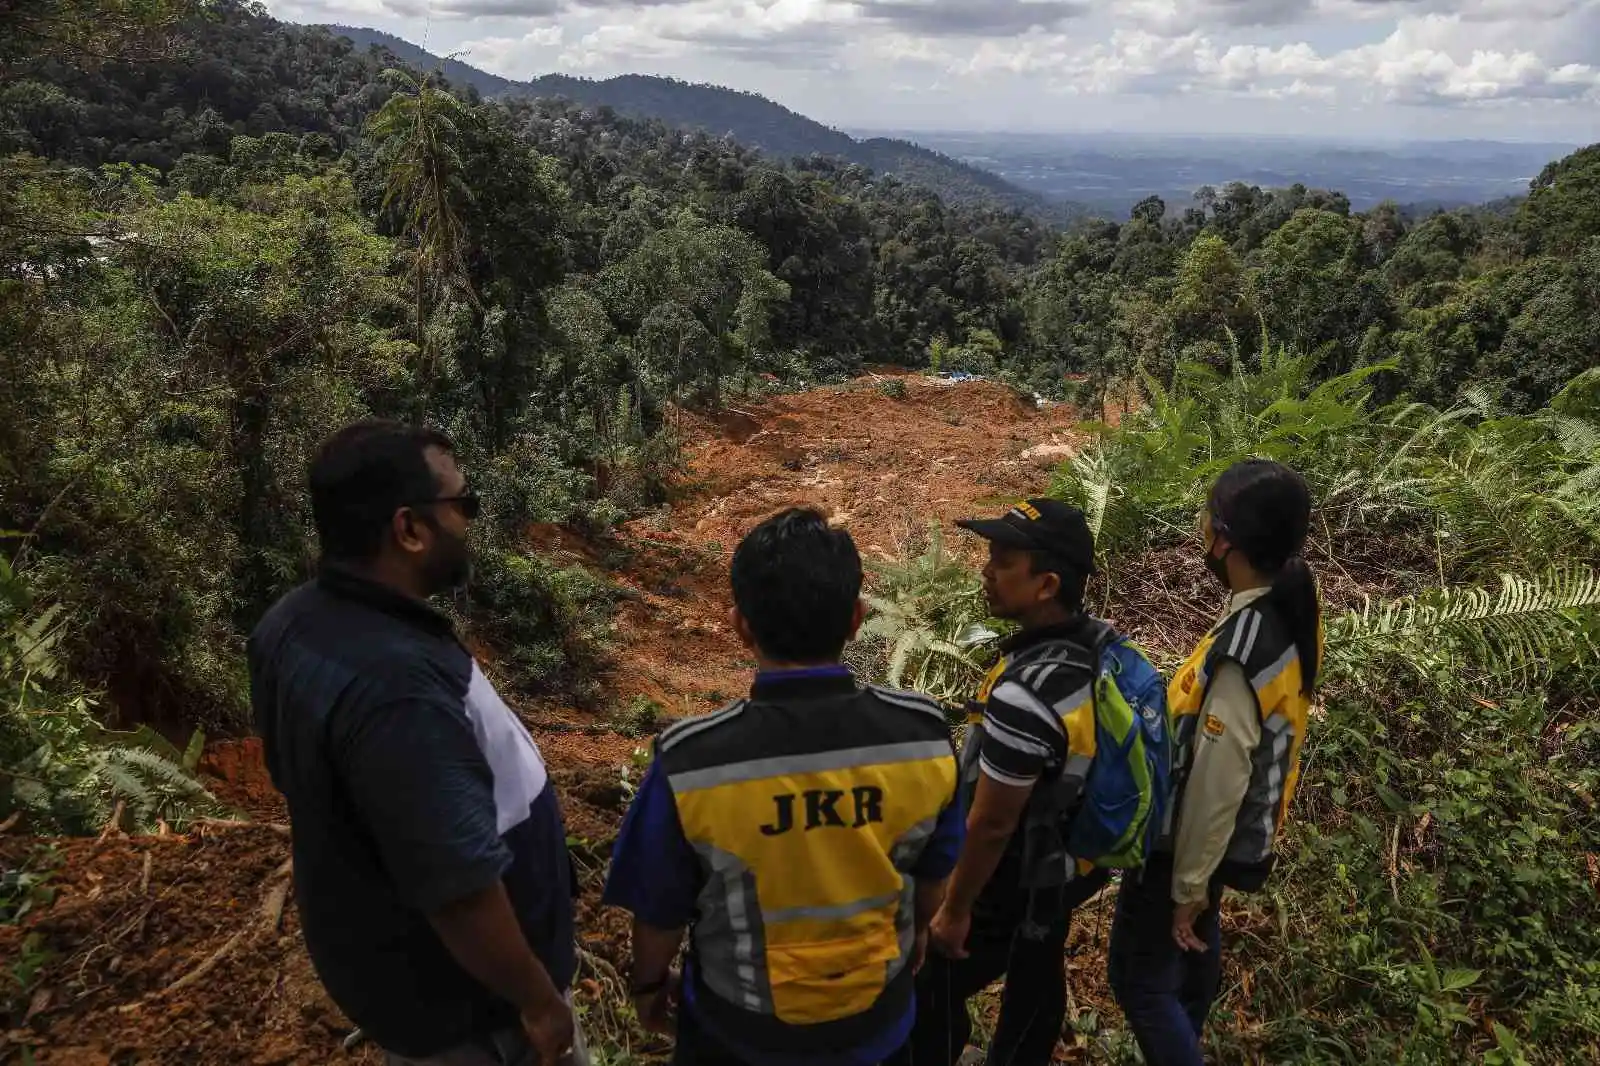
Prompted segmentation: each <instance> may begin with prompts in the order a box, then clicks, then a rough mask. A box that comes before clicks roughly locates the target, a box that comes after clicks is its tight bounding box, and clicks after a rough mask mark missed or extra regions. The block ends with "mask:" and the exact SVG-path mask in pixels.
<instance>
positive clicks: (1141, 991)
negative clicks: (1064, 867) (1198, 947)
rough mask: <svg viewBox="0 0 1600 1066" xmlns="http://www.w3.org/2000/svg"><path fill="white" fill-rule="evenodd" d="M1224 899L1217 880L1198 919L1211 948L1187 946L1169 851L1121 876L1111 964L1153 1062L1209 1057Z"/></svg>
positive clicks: (1120, 999)
mask: <svg viewBox="0 0 1600 1066" xmlns="http://www.w3.org/2000/svg"><path fill="white" fill-rule="evenodd" d="M1221 900H1222V886H1221V885H1220V884H1218V883H1217V882H1215V881H1213V882H1212V883H1211V892H1210V902H1211V905H1210V906H1209V907H1207V908H1206V909H1205V910H1204V911H1202V912H1201V913H1200V916H1199V917H1198V918H1196V919H1195V922H1194V931H1195V935H1196V936H1198V937H1199V938H1200V939H1201V940H1203V941H1205V943H1206V945H1207V947H1206V950H1205V951H1204V952H1194V951H1184V950H1183V949H1182V948H1180V947H1178V945H1177V943H1176V942H1175V941H1174V940H1173V939H1172V912H1173V909H1174V907H1173V903H1172V857H1171V856H1170V855H1155V856H1152V857H1151V859H1150V862H1149V864H1148V865H1146V866H1145V868H1144V870H1143V871H1142V872H1136V873H1133V874H1131V875H1125V876H1124V878H1123V881H1122V889H1121V891H1120V892H1118V893H1117V916H1116V919H1115V920H1114V921H1113V923H1112V926H1111V952H1110V959H1109V962H1108V965H1107V970H1108V976H1109V978H1110V981H1111V991H1112V993H1113V994H1114V995H1115V996H1116V997H1117V1003H1118V1004H1119V1005H1120V1006H1121V1007H1122V1013H1123V1014H1124V1015H1126V1016H1127V1019H1128V1028H1129V1029H1131V1030H1133V1035H1134V1038H1135V1039H1136V1040H1138V1042H1139V1049H1140V1050H1141V1051H1143V1052H1144V1059H1145V1062H1146V1063H1147V1064H1148V1066H1203V1063H1204V1062H1205V1059H1204V1058H1203V1057H1202V1056H1201V1053H1200V1031H1201V1029H1202V1028H1203V1027H1204V1026H1205V1022H1206V1015H1208V1014H1210V1013H1211V1004H1212V1003H1213V1002H1214V1001H1215V1000H1216V998H1217V991H1218V989H1219V988H1220V987H1221V985H1222V936H1221V929H1220V927H1219V924H1218V920H1217V919H1218V904H1219V903H1220V902H1221Z"/></svg>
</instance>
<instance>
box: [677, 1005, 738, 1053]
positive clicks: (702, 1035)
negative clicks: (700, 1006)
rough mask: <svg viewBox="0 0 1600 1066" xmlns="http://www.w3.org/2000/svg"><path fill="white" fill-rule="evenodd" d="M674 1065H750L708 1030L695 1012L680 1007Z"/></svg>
mask: <svg viewBox="0 0 1600 1066" xmlns="http://www.w3.org/2000/svg"><path fill="white" fill-rule="evenodd" d="M672 1066H748V1064H747V1063H746V1062H745V1060H743V1059H741V1058H740V1057H739V1056H738V1055H736V1054H734V1053H733V1051H732V1050H731V1049H730V1048H729V1047H728V1046H727V1045H726V1044H724V1043H722V1041H720V1040H718V1039H717V1038H716V1037H715V1036H712V1035H711V1034H710V1033H708V1032H706V1030H705V1028H704V1027H703V1026H702V1025H701V1024H700V1023H699V1022H698V1021H696V1020H695V1016H694V1012H692V1011H689V1010H685V1009H683V1007H682V1006H681V1005H680V1006H679V1008H678V1042H677V1044H676V1045H675V1046H674V1047H673V1049H672Z"/></svg>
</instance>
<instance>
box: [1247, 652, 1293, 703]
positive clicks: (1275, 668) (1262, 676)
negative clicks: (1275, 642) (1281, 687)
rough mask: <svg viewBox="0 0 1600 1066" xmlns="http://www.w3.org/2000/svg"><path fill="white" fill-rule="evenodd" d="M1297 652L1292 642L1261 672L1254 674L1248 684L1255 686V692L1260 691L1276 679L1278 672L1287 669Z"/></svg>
mask: <svg viewBox="0 0 1600 1066" xmlns="http://www.w3.org/2000/svg"><path fill="white" fill-rule="evenodd" d="M1299 654H1300V652H1299V649H1297V648H1296V647H1295V646H1294V645H1293V644H1291V645H1289V646H1288V647H1287V648H1285V649H1284V650H1283V654H1282V655H1280V656H1278V657H1277V659H1275V660H1274V661H1273V662H1272V663H1271V664H1270V665H1268V666H1266V667H1263V668H1262V670H1261V672H1260V673H1258V674H1256V676H1255V677H1252V678H1251V679H1250V684H1251V685H1252V686H1254V687H1255V690H1256V691H1257V692H1260V691H1261V690H1262V689H1264V688H1266V687H1267V686H1268V685H1270V684H1272V682H1273V681H1275V680H1277V678H1278V675H1279V674H1281V673H1283V672H1284V671H1285V670H1287V669H1289V664H1290V663H1291V662H1293V661H1294V660H1295V658H1296V657H1297V656H1298V655H1299Z"/></svg>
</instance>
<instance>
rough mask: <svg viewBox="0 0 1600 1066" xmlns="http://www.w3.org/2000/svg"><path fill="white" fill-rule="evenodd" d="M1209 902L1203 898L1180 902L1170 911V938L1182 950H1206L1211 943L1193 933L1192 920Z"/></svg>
mask: <svg viewBox="0 0 1600 1066" xmlns="http://www.w3.org/2000/svg"><path fill="white" fill-rule="evenodd" d="M1207 906H1209V904H1208V903H1207V902H1206V901H1205V900H1200V901H1199V902H1197V903H1180V904H1178V906H1177V908H1176V909H1174V910H1173V912H1172V939H1173V940H1174V941H1175V942H1176V943H1177V945H1178V947H1180V948H1182V949H1183V950H1184V951H1207V950H1209V949H1210V947H1211V945H1209V944H1207V943H1206V942H1205V941H1204V940H1201V939H1200V938H1199V937H1197V936H1195V934H1194V920H1195V919H1196V918H1198V917H1200V914H1201V912H1202V911H1204V910H1205V909H1206V907H1207Z"/></svg>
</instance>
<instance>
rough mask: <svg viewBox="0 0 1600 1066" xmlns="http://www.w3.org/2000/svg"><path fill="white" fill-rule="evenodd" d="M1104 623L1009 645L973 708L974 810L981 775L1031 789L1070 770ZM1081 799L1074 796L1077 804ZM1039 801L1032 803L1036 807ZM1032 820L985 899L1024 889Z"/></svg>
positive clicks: (965, 756)
mask: <svg viewBox="0 0 1600 1066" xmlns="http://www.w3.org/2000/svg"><path fill="white" fill-rule="evenodd" d="M1100 632H1101V630H1100V624H1099V623H1097V622H1095V621H1094V620H1093V619H1091V618H1089V617H1088V616H1086V615H1084V616H1079V617H1078V618H1075V619H1073V620H1072V621H1070V622H1066V623H1064V624H1062V625H1058V626H1049V627H1044V628H1040V629H1032V630H1025V631H1023V632H1021V633H1018V634H1016V635H1015V636H1013V637H1011V638H1010V639H1009V640H1007V641H1006V642H1005V643H1004V644H1002V645H1001V655H1002V658H1001V660H1000V662H999V663H997V664H996V666H995V668H994V670H992V671H991V672H990V674H989V678H988V679H987V680H986V681H985V682H984V686H983V688H982V689H981V690H980V691H979V693H978V697H977V699H976V700H975V701H974V703H973V705H972V706H971V707H970V708H969V710H970V715H969V718H970V719H971V721H972V724H973V726H974V728H973V729H972V730H971V731H970V732H969V734H968V738H967V747H966V749H965V750H964V751H963V752H962V759H961V765H962V786H963V798H964V799H965V800H966V802H967V804H968V806H969V807H970V805H971V800H972V792H973V791H974V790H975V789H976V788H977V784H978V775H979V774H980V773H981V774H983V775H984V776H986V777H989V778H990V779H992V780H994V781H997V782H999V783H1000V784H1002V785H1010V786H1014V787H1030V786H1032V785H1034V784H1036V783H1037V782H1039V781H1040V780H1042V779H1049V780H1054V778H1055V776H1056V775H1057V774H1058V773H1059V772H1060V771H1061V769H1062V767H1063V766H1064V765H1065V764H1066V762H1067V759H1068V756H1069V754H1070V752H1069V751H1068V742H1067V732H1066V729H1065V727H1064V726H1063V724H1062V717H1063V715H1065V714H1067V713H1069V712H1070V711H1072V710H1074V709H1075V708H1077V707H1079V706H1081V705H1083V704H1084V703H1086V702H1088V701H1089V700H1090V699H1091V695H1092V689H1091V686H1092V684H1093V681H1094V673H1093V669H1092V666H1091V663H1090V657H1091V652H1090V650H1089V649H1090V648H1092V647H1093V646H1094V642H1095V640H1096V637H1097V636H1098V635H1099V633H1100ZM1074 800H1075V797H1067V799H1066V802H1068V803H1070V802H1073V801H1074ZM1031 802H1033V800H1032V799H1030V803H1031ZM1027 820H1028V818H1027V815H1026V814H1024V816H1023V818H1022V820H1021V822H1020V823H1019V828H1018V831H1017V832H1016V833H1014V834H1013V835H1012V838H1011V842H1010V843H1009V844H1008V845H1007V847H1006V853H1005V856H1004V858H1003V859H1002V860H1001V863H1000V866H999V867H998V868H997V869H996V871H995V873H994V876H993V877H991V878H990V879H989V884H988V885H987V886H986V887H985V889H984V892H983V895H984V897H985V898H988V899H990V900H993V899H994V898H995V897H1003V896H1005V895H1007V894H1009V893H1010V892H1011V891H1012V890H1014V889H1015V888H1016V887H1017V882H1018V880H1019V879H1020V876H1021V865H1022V855H1021V851H1022V831H1021V826H1022V825H1026V824H1027Z"/></svg>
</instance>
